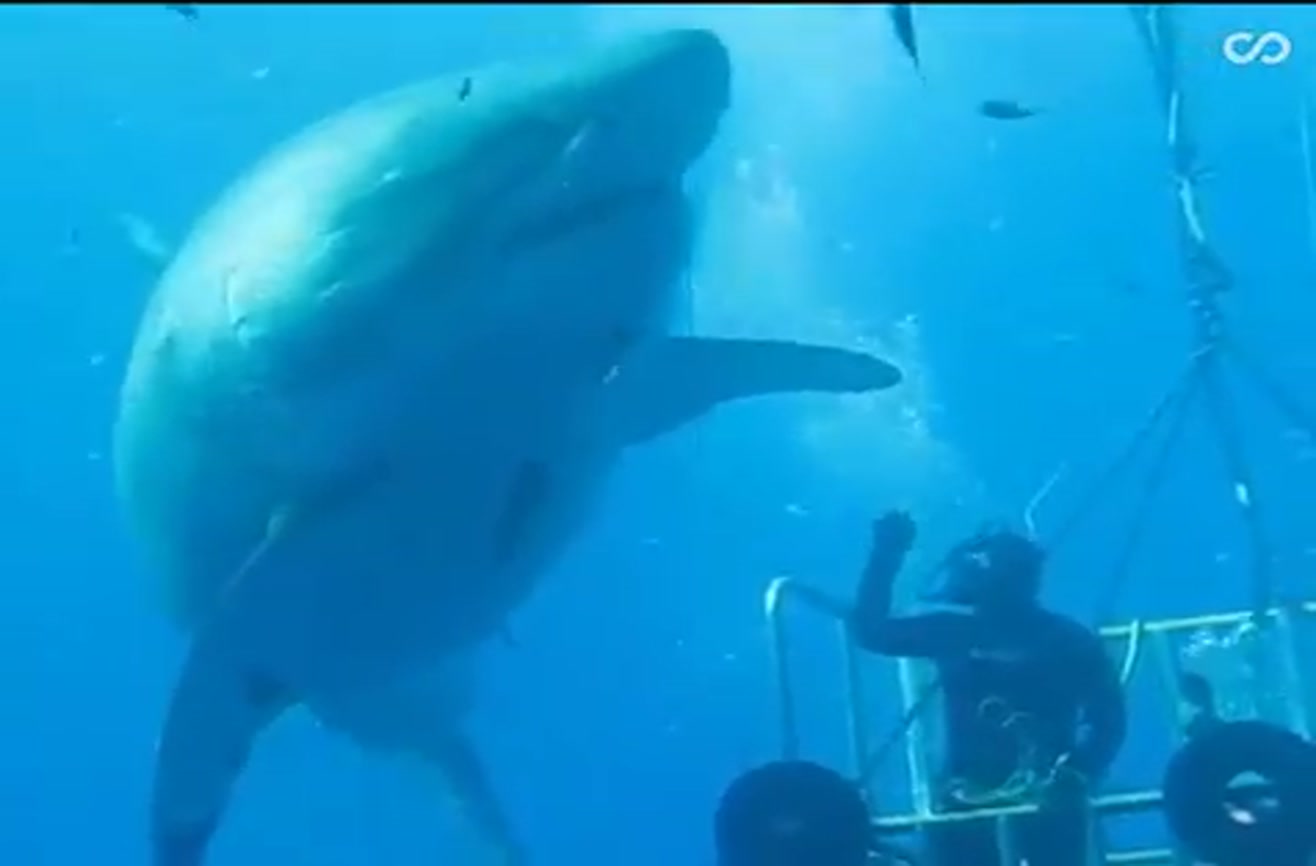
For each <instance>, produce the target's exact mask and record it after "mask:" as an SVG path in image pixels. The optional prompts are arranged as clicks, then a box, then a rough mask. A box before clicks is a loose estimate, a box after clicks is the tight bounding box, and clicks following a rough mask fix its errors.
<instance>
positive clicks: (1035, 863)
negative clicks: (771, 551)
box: [851, 550, 1126, 866]
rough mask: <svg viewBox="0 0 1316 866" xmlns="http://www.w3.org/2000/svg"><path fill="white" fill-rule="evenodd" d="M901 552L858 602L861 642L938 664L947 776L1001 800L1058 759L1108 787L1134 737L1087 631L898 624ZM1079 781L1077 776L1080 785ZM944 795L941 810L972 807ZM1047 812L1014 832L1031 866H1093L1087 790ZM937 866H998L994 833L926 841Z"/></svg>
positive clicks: (939, 621)
mask: <svg viewBox="0 0 1316 866" xmlns="http://www.w3.org/2000/svg"><path fill="white" fill-rule="evenodd" d="M903 558H904V554H903V552H901V551H883V550H875V551H874V552H873V555H872V557H871V558H870V561H869V565H868V569H867V571H866V572H865V575H864V579H863V581H862V583H861V585H860V591H859V595H858V598H857V599H856V605H855V610H854V614H853V620H852V623H851V626H852V631H853V634H854V637H855V640H856V642H857V643H858V644H859V645H860V646H861V647H863V648H865V649H867V650H870V651H872V652H875V653H880V654H882V655H886V656H896V657H902V658H921V659H928V660H930V661H932V662H933V663H934V664H935V666H936V669H937V673H938V674H939V676H940V682H941V688H942V699H943V701H944V706H945V737H946V740H945V743H944V744H943V752H942V766H941V768H940V769H941V773H942V776H943V779H944V780H946V782H947V783H949V782H950V781H951V780H955V781H956V782H958V783H967V784H968V785H971V786H972V787H974V788H976V789H983V790H986V789H995V788H999V787H1000V786H1002V785H1003V784H1005V783H1006V782H1007V780H1008V779H1009V778H1010V777H1011V775H1012V774H1014V773H1015V772H1016V770H1019V769H1020V768H1032V769H1035V770H1036V771H1038V772H1043V773H1045V772H1046V771H1047V769H1048V768H1049V767H1051V766H1052V765H1053V764H1054V763H1055V761H1056V759H1057V758H1059V757H1060V756H1062V755H1069V756H1070V757H1069V760H1068V762H1067V765H1068V766H1069V767H1072V768H1073V769H1074V770H1076V771H1077V772H1078V773H1079V774H1081V776H1082V777H1086V778H1088V779H1096V778H1099V777H1100V776H1101V775H1102V774H1103V773H1104V772H1105V771H1106V769H1107V767H1108V766H1109V765H1110V763H1111V761H1112V760H1113V759H1114V757H1115V755H1116V753H1117V752H1118V751H1119V748H1120V746H1121V745H1122V743H1123V741H1124V735H1125V725H1126V719H1125V708H1124V696H1123V692H1122V690H1121V686H1120V682H1119V674H1118V671H1117V670H1116V669H1115V666H1114V665H1113V663H1112V662H1111V660H1110V658H1109V657H1108V656H1107V654H1106V651H1105V648H1104V646H1103V644H1102V642H1101V639H1100V638H1099V637H1098V636H1097V635H1095V634H1093V633H1092V632H1091V631H1090V630H1089V629H1087V628H1084V627H1083V626H1082V625H1080V624H1078V623H1077V622H1075V621H1073V620H1071V619H1068V618H1066V617H1064V616H1061V615H1059V614H1055V613H1052V612H1050V611H1047V610H1043V609H1041V608H1039V607H1036V606H1029V607H1027V608H1023V609H1018V610H1015V611H1012V612H1010V613H997V614H986V613H981V612H972V613H957V612H935V613H928V614H924V615H919V616H906V617H892V616H891V615H890V607H891V585H892V582H893V581H894V578H895V575H896V573H897V571H898V570H899V568H900V565H901V562H902V560H903ZM1071 778H1078V777H1071ZM941 787H942V791H940V792H939V793H938V805H939V807H940V808H942V809H946V810H953V809H961V810H962V809H965V808H971V807H968V806H965V805H963V804H962V803H957V802H956V801H954V799H953V798H948V797H947V796H946V793H945V786H944V785H943V786H941ZM1067 788H1068V795H1067V796H1060V791H1062V790H1064V789H1063V788H1062V787H1061V786H1057V788H1056V789H1055V793H1056V796H1054V797H1053V798H1051V799H1050V802H1048V804H1047V806H1046V808H1044V809H1043V811H1042V812H1041V813H1039V814H1038V815H1035V816H1031V817H1028V818H1021V819H1018V820H1017V821H1015V822H1014V826H1013V827H1012V835H1013V836H1014V839H1015V843H1016V845H1017V846H1018V849H1017V850H1018V851H1019V853H1020V854H1021V855H1022V856H1023V857H1024V858H1025V859H1027V861H1028V864H1029V866H1080V864H1083V863H1085V862H1086V859H1085V858H1086V856H1087V854H1086V852H1087V845H1088V836H1087V832H1088V828H1087V812H1086V802H1087V799H1086V791H1085V790H1084V789H1083V788H1082V787H1081V786H1080V785H1069V786H1067ZM926 839H927V842H928V845H929V848H930V851H929V854H930V856H931V859H932V862H933V863H934V864H935V866H993V864H997V863H998V862H999V860H998V856H997V850H998V849H997V841H996V830H995V827H994V826H993V825H992V823H990V822H981V821H972V822H955V823H951V824H945V825H936V826H934V827H933V828H931V830H930V832H928V833H927V834H926Z"/></svg>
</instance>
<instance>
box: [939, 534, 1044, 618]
mask: <svg viewBox="0 0 1316 866" xmlns="http://www.w3.org/2000/svg"><path fill="white" fill-rule="evenodd" d="M1045 560H1046V553H1045V551H1043V550H1042V548H1041V547H1040V546H1039V545H1038V544H1037V543H1036V542H1034V541H1033V540H1032V539H1030V538H1027V537H1025V536H1023V535H1020V534H1018V533H1016V532H1012V531H1010V530H1008V529H1004V528H1001V527H988V528H985V529H984V530H982V531H981V532H979V533H978V534H976V535H973V536H971V537H969V538H967V539H965V540H964V541H961V542H960V543H959V544H957V545H955V546H954V547H952V548H951V549H950V551H949V552H947V554H946V556H945V558H943V560H942V563H941V566H940V568H939V569H938V576H939V580H938V583H937V585H936V586H935V587H934V588H933V589H932V590H931V591H929V592H927V593H925V594H924V595H923V598H924V600H925V601H930V602H935V603H939V604H952V605H963V606H969V607H982V606H992V605H996V604H1000V603H1017V602H1021V601H1031V600H1032V599H1033V598H1034V597H1036V595H1037V591H1038V584H1039V581H1040V577H1041V571H1042V565H1043V564H1044V562H1045Z"/></svg>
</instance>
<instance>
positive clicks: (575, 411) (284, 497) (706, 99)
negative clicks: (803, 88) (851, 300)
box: [114, 30, 900, 866]
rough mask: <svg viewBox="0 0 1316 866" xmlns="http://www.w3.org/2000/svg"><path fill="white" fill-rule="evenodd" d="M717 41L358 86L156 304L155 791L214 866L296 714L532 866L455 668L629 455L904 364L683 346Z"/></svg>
mask: <svg viewBox="0 0 1316 866" xmlns="http://www.w3.org/2000/svg"><path fill="white" fill-rule="evenodd" d="M730 77H731V64H730V60H729V58H728V55H727V51H726V49H725V48H724V46H723V45H722V43H721V42H720V41H719V40H718V39H717V38H716V37H715V36H713V35H712V34H710V33H708V32H704V31H698V30H676V31H664V32H659V33H651V34H646V35H642V36H636V37H631V38H627V39H624V40H620V41H617V42H615V43H613V44H610V45H608V46H606V47H602V48H599V49H597V50H593V51H589V52H585V53H582V54H580V55H577V56H573V57H570V58H566V59H563V60H561V61H559V62H555V63H549V64H542V65H537V66H536V65H516V64H513V65H505V66H499V67H494V68H487V69H481V70H477V71H474V72H470V73H464V74H460V75H456V76H452V77H448V78H443V79H440V80H436V81H427V82H424V83H421V84H417V85H414V86H410V87H405V88H402V89H399V90H396V91H394V92H390V93H386V94H384V95H382V96H379V97H377V98H373V99H369V100H367V101H364V102H362V103H360V104H358V105H355V106H353V107H350V108H348V109H347V110H345V111H343V112H341V113H339V114H336V115H333V116H331V117H329V118H327V119H325V120H323V121H321V122H319V123H318V124H316V125H314V126H312V127H311V128H309V129H308V130H306V131H304V132H302V133H301V134H299V135H298V136H296V137H294V138H293V139H291V140H290V141H288V142H287V143H285V144H284V145H282V146H281V147H279V148H278V149H276V150H275V151H274V152H273V153H272V154H270V155H269V156H268V157H266V158H265V159H264V160H263V161H262V162H260V163H259V164H258V165H257V166H256V167H254V168H253V169H252V170H251V171H249V172H248V173H247V174H245V175H244V176H243V177H242V178H240V179H239V181H238V182H237V183H235V185H234V186H233V187H231V188H230V189H229V190H228V191H227V192H226V193H225V194H224V195H223V196H222V197H221V199H220V201H219V202H218V203H216V204H215V205H214V206H213V207H212V208H211V210H210V211H209V212H208V214H206V215H205V216H204V217H203V219H201V221H200V222H199V223H198V225H197V226H196V227H195V228H194V230H193V232H192V233H191V235H190V237H189V238H188V239H187V241H186V242H185V244H184V245H183V247H182V248H181V249H180V250H179V251H178V253H177V255H176V256H175V257H174V259H173V261H172V262H171V263H170V265H169V267H168V268H167V269H166V271H165V272H164V274H163V275H162V277H161V279H160V282H159V284H158V286H157V287H156V290H155V292H154V294H153V296H152V298H151V300H150V303H149V304H148V307H147V310H146V312H145V314H144V316H143V320H142V323H141V326H140V329H139V331H138V334H137V338H136V341H135V343H134V346H133V350H132V354H131V357H130V360H129V364H128V369H127V373H126V376H125V380H124V383H123V387H122V391H121V400H120V408H119V414H118V418H117V422H116V425H115V431H114V456H115V469H116V477H117V484H118V489H119V493H120V498H121V501H122V504H123V508H124V511H125V513H126V515H127V517H128V521H129V524H130V525H131V527H132V529H133V531H134V534H135V535H136V536H137V538H138V539H139V540H140V542H141V545H142V547H143V550H144V551H145V554H146V558H147V560H148V562H149V565H150V569H149V570H150V572H151V573H153V574H155V575H157V576H158V577H159V578H160V588H161V591H162V593H163V597H164V603H165V605H166V607H167V609H168V611H169V613H170V615H171V617H172V618H173V619H174V620H175V621H176V622H177V623H178V624H179V625H180V626H181V627H182V628H183V629H184V630H185V631H186V633H188V634H189V636H190V646H189V650H188V652H187V655H186V658H185V661H184V663H183V665H182V668H181V671H180V673H179V674H178V679H177V683H176V687H175V690H174V692H173V694H172V697H171V699H170V701H169V706H168V709H167V712H166V716H165V720H164V724H163V730H162V733H161V737H160V741H159V747H158V753H157V756H156V766H155V776H154V784H153V791H152V803H151V838H152V850H153V862H154V863H155V864H156V866H195V864H200V863H201V862H203V860H204V859H205V856H206V851H207V849H208V848H209V843H210V840H211V838H212V837H213V835H214V832H215V831H216V829H217V827H218V825H219V821H220V818H221V815H222V813H223V811H224V809H225V807H226V805H227V803H228V800H229V794H230V789H231V788H232V786H233V784H234V782H235V780H236V778H237V776H238V775H239V773H240V772H241V769H242V767H243V765H244V762H245V759H246V756H247V754H248V752H249V750H250V748H251V746H252V744H253V742H254V740H255V738H256V737H257V736H258V735H259V734H260V732H261V731H262V729H264V728H265V727H266V726H268V725H269V724H270V723H271V722H272V721H274V720H275V719H276V718H277V717H279V716H280V715H281V714H282V713H283V712H284V711H286V710H288V709H289V708H291V707H294V706H299V705H300V706H302V707H305V708H307V709H308V710H309V711H310V712H311V713H313V714H314V715H316V716H317V717H319V718H320V719H321V720H323V721H324V722H325V723H326V724H328V725H330V726H332V727H334V728H336V729H338V730H340V731H343V732H345V733H347V734H348V735H349V736H351V737H353V738H354V739H355V740H356V741H357V742H359V743H361V744H362V745H363V746H365V747H367V748H372V749H383V750H391V751H395V752H404V753H408V754H412V755H416V756H419V757H421V758H422V759H424V760H426V761H428V762H430V763H432V764H433V766H434V767H436V768H438V769H439V770H440V771H441V772H442V773H443V774H444V776H445V777H446V778H447V779H448V780H449V782H450V783H451V785H452V787H453V789H454V791H455V792H456V793H457V795H458V799H459V801H460V802H461V803H463V804H464V805H465V806H466V808H467V810H468V812H469V815H470V817H471V818H472V819H473V820H474V822H475V823H476V825H477V826H478V827H479V828H481V829H482V830H483V831H484V833H485V834H486V835H487V836H488V838H489V839H490V840H492V842H493V843H494V845H495V846H496V850H497V851H499V852H500V853H501V855H502V856H503V859H504V862H507V863H513V862H521V858H522V856H523V851H522V850H521V848H520V846H519V845H518V844H517V841H516V838H515V834H514V833H512V831H511V829H510V825H509V822H508V820H507V818H506V817H505V816H504V815H503V812H502V810H501V809H500V808H499V805H498V800H497V798H496V797H495V796H494V795H493V793H492V790H491V788H490V786H489V784H488V782H487V780H486V779H485V776H484V773H483V771H482V769H481V765H480V761H479V759H478V757H477V756H476V755H475V754H474V752H473V751H472V749H471V747H470V745H469V743H468V740H467V736H466V734H465V732H464V730H463V717H464V710H465V707H466V706H467V704H468V702H469V693H468V689H467V687H466V684H467V682H468V675H469V671H468V670H467V667H468V665H467V661H468V654H469V653H470V651H471V649H472V648H473V647H475V646H476V645H478V644H479V643H480V642H481V641H483V640H485V639H486V638H488V637H490V636H491V635H494V634H497V633H498V632H499V630H500V629H501V628H502V626H503V624H504V622H505V619H506V617H507V615H508V614H509V612H511V611H512V610H513V609H514V608H515V607H516V606H517V605H519V604H520V603H521V602H522V601H523V600H525V599H526V597H527V596H528V595H529V593H530V592H531V591H532V589H533V587H534V585H535V583H536V580H537V579H538V578H539V576H540V575H541V574H542V573H543V572H544V570H545V568H546V567H547V566H548V565H549V564H550V563H552V562H553V561H554V560H555V559H556V558H557V557H558V556H560V555H561V553H562V552H563V549H564V548H565V547H566V545H567V544H568V542H569V541H570V540H571V539H572V538H573V536H575V535H576V534H577V533H578V532H579V530H580V529H581V528H582V526H583V525H584V524H585V522H586V520H587V519H588V517H589V515H590V513H591V507H592V506H593V505H594V504H595V502H596V500H597V499H598V496H599V493H600V489H601V486H602V485H603V483H604V481H605V479H606V478H607V476H608V473H609V470H610V469H611V467H612V466H613V465H614V464H615V463H616V462H617V460H618V459H619V458H620V457H621V456H622V455H623V454H624V453H625V452H626V451H627V449H630V448H632V447H634V446H636V445H639V444H641V443H644V442H646V441H648V440H650V439H652V438H654V437H656V436H658V435H661V434H663V433H664V432H666V431H670V430H672V429H674V428H677V427H679V426H681V425H683V424H686V423H688V422H690V421H691V420H693V419H696V418H699V417H700V416H702V415H703V414H705V413H706V412H708V411H709V410H710V409H712V408H714V407H715V406H717V405H718V404H721V403H724V402H726V401H729V400H735V399H738V398H743V397H752V396H756V395H761V394H767V393H784V392H798V391H821V392H865V391H872V390H877V389H882V388H887V387H890V386H892V385H895V384H896V383H897V382H898V381H899V379H900V373H899V372H898V371H897V370H896V368H894V367H893V366H891V365H890V364H888V363H885V362H883V361H881V360H878V359H876V358H872V357H869V356H867V355H864V354H859V353H855V352H850V351H845V350H841V349H836V348H828V347H820V346H808V345H801V344H797V343H793V342H787V341H773V340H732V339H715V338H698V337H677V336H673V334H672V330H671V321H672V316H673V313H674V309H673V308H674V306H676V299H677V297H678V290H679V285H680V282H681V278H682V276H683V273H684V272H685V270H686V268H687V266H688V263H689V258H690V254H691V245H692V239H693V234H694V232H693V229H692V214H691V212H690V211H691V208H690V205H689V204H688V201H687V198H686V195H685V194H684V192H683V180H684V176H685V174H686V172H687V169H688V168H689V167H690V166H691V164H692V163H693V162H694V161H695V160H696V159H697V158H698V157H699V156H700V155H701V154H702V153H703V152H704V151H705V149H706V148H707V147H708V145H709V144H710V142H711V141H712V140H713V138H714V136H715V134H716V130H717V127H718V124H719V121H720V118H721V117H722V116H723V114H724V112H725V110H726V109H727V107H728V104H729V93H730Z"/></svg>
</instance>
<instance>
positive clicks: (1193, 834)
mask: <svg viewBox="0 0 1316 866" xmlns="http://www.w3.org/2000/svg"><path fill="white" fill-rule="evenodd" d="M1248 775H1251V776H1255V777H1258V779H1259V780H1260V782H1259V784H1258V785H1257V786H1254V788H1253V790H1251V791H1248V790H1247V789H1244V788H1242V787H1241V786H1240V787H1232V788H1231V783H1234V782H1235V781H1237V780H1239V779H1240V777H1244V776H1248ZM1258 788H1259V789H1261V791H1262V793H1261V795H1260V796H1257V789H1258ZM1164 794H1165V817H1166V821H1167V823H1168V824H1169V826H1170V832H1171V833H1173V834H1174V836H1175V838H1176V839H1177V840H1178V841H1179V843H1180V844H1181V845H1182V846H1183V847H1184V848H1185V849H1186V850H1187V851H1188V853H1190V854H1192V855H1193V856H1194V857H1196V858H1197V859H1198V860H1203V861H1206V862H1209V863H1213V864H1217V866H1302V864H1305V863H1307V862H1308V859H1309V858H1310V857H1311V856H1312V854H1313V853H1314V852H1316V745H1313V744H1311V743H1309V742H1308V741H1306V740H1304V739H1303V738H1302V737H1300V736H1298V735H1297V734H1295V733H1293V732H1292V731H1287V730H1285V729H1283V728H1280V727H1277V726H1275V725H1271V724H1268V723H1266V722H1258V721H1240V722H1219V723H1217V724H1215V725H1212V726H1210V727H1208V728H1206V729H1204V730H1203V731H1202V732H1201V733H1200V734H1198V735H1197V736H1195V737H1194V738H1193V739H1191V740H1189V741H1188V743H1187V744H1185V745H1184V746H1183V747H1182V748H1181V749H1179V751H1178V752H1176V753H1175V755H1174V757H1172V758H1171V759H1170V763H1169V766H1168V767H1167V768H1166V773H1165V784H1164ZM1263 801H1264V807H1263Z"/></svg>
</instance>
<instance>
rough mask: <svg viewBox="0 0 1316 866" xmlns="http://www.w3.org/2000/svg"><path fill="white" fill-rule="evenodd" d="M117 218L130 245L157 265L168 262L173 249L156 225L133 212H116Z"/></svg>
mask: <svg viewBox="0 0 1316 866" xmlns="http://www.w3.org/2000/svg"><path fill="white" fill-rule="evenodd" d="M115 220H116V221H117V222H118V223H119V226H120V228H122V229H123V232H124V234H125V235H126V236H127V238H128V243H129V245H130V246H132V248H133V249H134V250H136V251H137V252H138V253H140V254H141V255H142V256H143V257H145V258H146V259H148V260H150V261H151V262H154V263H155V264H157V265H162V266H163V265H165V264H167V263H168V261H169V257H170V256H171V255H172V250H171V249H170V246H169V243H168V242H167V241H166V240H165V239H164V237H163V235H161V234H160V231H159V230H158V229H157V228H156V227H155V226H153V225H151V224H150V223H149V222H147V221H146V220H144V219H142V218H141V217H140V216H138V215H136V214H132V213H120V214H116V215H115Z"/></svg>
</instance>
